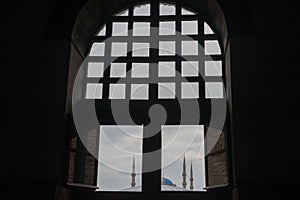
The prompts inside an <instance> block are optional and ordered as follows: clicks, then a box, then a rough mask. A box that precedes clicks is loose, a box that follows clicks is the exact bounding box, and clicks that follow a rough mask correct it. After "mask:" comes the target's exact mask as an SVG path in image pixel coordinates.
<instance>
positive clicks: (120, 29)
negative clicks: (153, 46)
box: [112, 22, 128, 36]
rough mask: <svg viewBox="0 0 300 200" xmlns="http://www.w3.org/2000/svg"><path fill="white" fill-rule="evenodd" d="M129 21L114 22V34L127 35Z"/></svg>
mask: <svg viewBox="0 0 300 200" xmlns="http://www.w3.org/2000/svg"><path fill="white" fill-rule="evenodd" d="M127 35H128V23H127V22H113V25H112V36H127Z"/></svg>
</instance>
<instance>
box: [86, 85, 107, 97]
mask: <svg viewBox="0 0 300 200" xmlns="http://www.w3.org/2000/svg"><path fill="white" fill-rule="evenodd" d="M102 87H103V85H102V84H101V83H88V84H87V85H86V94H85V98H86V99H102Z"/></svg>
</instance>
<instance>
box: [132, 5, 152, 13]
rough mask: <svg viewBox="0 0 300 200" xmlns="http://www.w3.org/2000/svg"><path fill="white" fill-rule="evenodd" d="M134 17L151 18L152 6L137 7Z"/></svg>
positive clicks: (134, 10)
mask: <svg viewBox="0 0 300 200" xmlns="http://www.w3.org/2000/svg"><path fill="white" fill-rule="evenodd" d="M133 15H134V16H150V4H142V5H137V6H135V7H134V9H133Z"/></svg>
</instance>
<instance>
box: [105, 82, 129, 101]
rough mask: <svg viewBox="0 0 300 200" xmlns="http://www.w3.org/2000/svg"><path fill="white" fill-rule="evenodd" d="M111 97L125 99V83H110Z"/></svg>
mask: <svg viewBox="0 0 300 200" xmlns="http://www.w3.org/2000/svg"><path fill="white" fill-rule="evenodd" d="M109 99H125V84H110V85H109Z"/></svg>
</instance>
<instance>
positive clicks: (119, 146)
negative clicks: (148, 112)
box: [97, 126, 143, 192]
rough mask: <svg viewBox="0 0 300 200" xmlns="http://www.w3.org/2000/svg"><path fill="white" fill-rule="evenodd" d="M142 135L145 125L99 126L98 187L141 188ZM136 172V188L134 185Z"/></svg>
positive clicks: (112, 189) (106, 188) (115, 188)
mask: <svg viewBox="0 0 300 200" xmlns="http://www.w3.org/2000/svg"><path fill="white" fill-rule="evenodd" d="M142 135H143V127H142V126H100V137H99V161H98V180H97V186H98V187H99V191H127V192H141V186H142V185H141V184H142V180H141V178H142V175H141V171H142V142H143V141H142ZM133 158H134V161H133ZM133 172H134V173H135V174H136V176H135V181H134V182H135V187H134V188H133V187H131V175H132V173H133ZM133 189H134V190H133Z"/></svg>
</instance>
